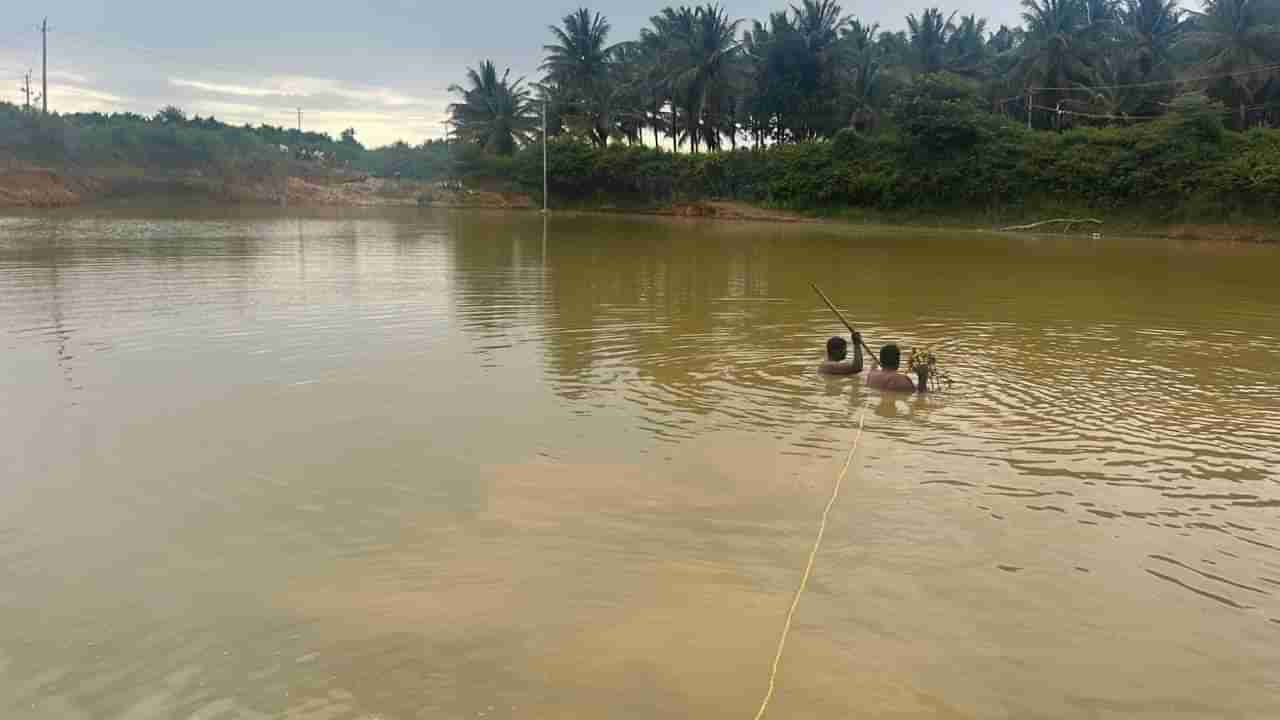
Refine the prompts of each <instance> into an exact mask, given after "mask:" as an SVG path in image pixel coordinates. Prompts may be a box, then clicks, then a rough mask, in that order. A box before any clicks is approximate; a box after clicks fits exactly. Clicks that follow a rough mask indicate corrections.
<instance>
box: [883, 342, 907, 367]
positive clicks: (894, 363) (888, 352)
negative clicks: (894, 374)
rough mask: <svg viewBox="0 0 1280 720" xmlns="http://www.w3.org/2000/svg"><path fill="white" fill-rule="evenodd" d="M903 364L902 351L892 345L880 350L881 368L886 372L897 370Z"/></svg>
mask: <svg viewBox="0 0 1280 720" xmlns="http://www.w3.org/2000/svg"><path fill="white" fill-rule="evenodd" d="M900 362H902V351H901V350H899V349H898V346H897V345H894V344H892V343H890V344H888V345H885V346H884V347H882V348H880V367H882V368H885V369H886V370H897V369H898V363H900Z"/></svg>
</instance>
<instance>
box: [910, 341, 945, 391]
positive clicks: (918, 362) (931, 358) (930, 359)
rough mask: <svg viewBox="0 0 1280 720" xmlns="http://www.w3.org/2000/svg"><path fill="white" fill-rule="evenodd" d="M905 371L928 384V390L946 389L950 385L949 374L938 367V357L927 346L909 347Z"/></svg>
mask: <svg viewBox="0 0 1280 720" xmlns="http://www.w3.org/2000/svg"><path fill="white" fill-rule="evenodd" d="M907 372H909V373H911V374H912V375H915V376H916V377H918V378H921V379H922V380H923V381H924V382H926V383H928V384H929V387H928V388H927V389H929V390H946V389H949V388H950V387H951V376H950V375H948V374H947V372H946V371H945V370H942V369H941V368H939V367H938V357H937V356H936V355H934V354H933V351H932V350H930V349H929V348H911V355H910V356H909V357H908V358H907Z"/></svg>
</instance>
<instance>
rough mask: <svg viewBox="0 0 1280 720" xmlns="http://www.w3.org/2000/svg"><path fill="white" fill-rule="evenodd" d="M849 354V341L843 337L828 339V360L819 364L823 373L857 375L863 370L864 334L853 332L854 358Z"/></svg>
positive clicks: (819, 369)
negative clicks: (850, 358)
mask: <svg viewBox="0 0 1280 720" xmlns="http://www.w3.org/2000/svg"><path fill="white" fill-rule="evenodd" d="M848 356H849V343H848V341H846V340H845V339H844V338H842V337H833V338H831V339H830V340H828V341H827V360H826V362H824V363H822V364H821V365H819V366H818V372H820V373H822V374H823V375H857V374H858V373H860V372H862V335H860V334H859V333H854V334H853V360H852V361H849V360H846V359H845V358H847V357H848Z"/></svg>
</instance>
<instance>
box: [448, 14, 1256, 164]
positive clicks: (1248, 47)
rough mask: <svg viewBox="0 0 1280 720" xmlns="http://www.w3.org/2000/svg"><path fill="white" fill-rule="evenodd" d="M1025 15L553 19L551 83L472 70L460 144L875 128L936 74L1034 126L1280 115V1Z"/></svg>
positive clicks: (724, 143)
mask: <svg viewBox="0 0 1280 720" xmlns="http://www.w3.org/2000/svg"><path fill="white" fill-rule="evenodd" d="M1022 8H1023V12H1022V24H1021V25H1019V26H1017V27H1008V26H1004V25H1002V26H1000V27H998V28H994V29H993V28H990V27H989V26H988V23H987V21H986V20H985V19H983V18H980V17H977V16H976V15H967V16H958V13H956V12H952V13H947V12H945V11H943V10H940V9H938V8H928V9H925V10H923V11H921V12H919V13H912V14H910V15H908V16H907V17H906V29H905V30H901V31H889V30H882V29H881V28H880V27H879V26H878V25H876V24H870V23H866V22H863V21H861V20H859V19H857V18H855V17H852V16H850V15H848V14H846V13H845V12H844V10H843V8H842V7H841V6H840V5H839V4H838V3H837V2H836V1H835V0H800V3H799V4H797V5H792V6H790V7H788V8H787V9H785V10H781V11H778V12H773V13H771V14H770V15H769V17H768V18H767V19H765V20H753V21H751V22H750V23H748V22H747V21H745V20H742V19H736V18H732V17H730V16H729V15H728V13H727V12H726V10H725V9H724V8H723V7H722V6H719V5H715V4H707V5H702V6H695V7H690V6H679V7H667V8H664V9H662V10H661V11H660V12H659V13H658V14H656V15H654V16H653V17H652V18H651V19H650V22H649V25H648V26H647V27H645V28H644V29H643V30H641V32H640V34H639V37H636V38H632V39H628V40H623V41H620V42H613V37H612V27H611V26H610V23H609V21H608V19H607V18H606V17H604V16H603V15H602V14H600V13H598V12H593V11H591V10H590V9H587V8H581V9H578V10H576V11H574V12H572V13H570V14H568V15H566V16H565V17H564V18H563V19H562V20H561V21H560V23H559V24H556V25H552V26H550V27H549V37H548V42H547V44H546V45H545V46H544V60H543V63H542V65H541V68H540V70H541V77H540V78H538V79H537V80H536V81H533V82H529V81H527V80H525V79H523V78H521V79H513V78H512V77H511V73H510V70H507V71H506V72H502V73H500V72H499V71H498V69H497V67H496V66H495V65H494V64H493V62H491V61H488V60H486V61H482V62H480V63H479V64H478V66H476V67H475V68H470V69H468V71H467V75H466V78H465V81H464V83H462V84H459V85H455V86H453V87H452V88H451V90H452V91H453V92H454V93H455V94H456V96H457V102H455V103H454V104H452V105H451V106H450V108H449V111H450V115H451V118H452V120H453V124H454V130H455V133H456V137H458V138H459V139H460V140H462V141H463V142H465V143H468V144H472V145H476V146H479V147H481V148H483V149H485V150H486V151H488V152H490V153H494V154H499V155H510V154H512V153H513V152H514V151H515V150H516V148H517V147H519V146H520V145H522V144H525V143H529V142H531V141H534V140H536V139H537V138H539V137H540V125H541V123H542V122H543V117H542V115H543V108H545V122H546V123H547V131H548V135H549V136H551V137H557V136H569V137H573V138H576V139H579V140H582V141H585V142H587V143H590V144H591V145H593V146H595V147H604V146H606V145H608V144H610V143H624V144H642V143H643V144H648V145H651V146H654V147H668V148H670V147H674V148H680V149H687V150H689V151H692V152H695V153H696V152H699V151H702V150H709V151H714V150H721V149H726V148H730V149H733V148H737V147H739V145H740V144H747V145H749V146H751V147H762V146H765V145H775V144H786V143H802V142H806V141H812V140H822V139H830V138H833V137H834V136H835V135H836V133H838V132H840V131H841V130H844V129H847V128H852V129H854V130H857V131H860V132H873V131H875V130H877V129H879V128H881V127H882V126H883V125H884V124H885V123H886V122H887V121H889V120H891V119H892V116H893V109H894V107H895V103H897V102H899V101H900V98H901V97H902V95H903V93H904V91H905V90H907V89H909V88H911V87H912V86H913V85H914V84H917V83H919V82H920V81H921V79H922V78H930V77H937V76H941V77H943V78H944V79H945V81H946V82H947V83H949V84H951V85H953V86H956V87H959V88H961V89H962V90H963V91H964V92H965V93H967V94H969V95H971V96H972V97H973V98H975V100H976V101H977V103H978V105H979V107H981V108H982V109H983V110H984V111H985V112H989V113H992V114H996V115H1004V116H1007V117H1008V118H1011V119H1016V120H1017V121H1018V122H1025V123H1026V124H1027V125H1028V126H1030V127H1033V128H1036V129H1058V130H1065V129H1069V128H1073V127H1081V126H1086V127H1099V126H1115V125H1122V126H1123V125H1132V124H1136V123H1140V122H1145V121H1150V120H1154V119H1156V118H1159V117H1161V116H1164V115H1166V114H1167V113H1169V112H1170V111H1171V109H1172V108H1174V107H1175V105H1176V103H1177V101H1178V100H1179V99H1182V98H1185V97H1186V96H1188V95H1196V96H1200V97H1203V98H1206V99H1207V100H1208V101H1211V102H1213V103H1216V105H1217V106H1218V108H1219V110H1220V112H1221V113H1222V115H1223V119H1224V121H1225V122H1226V123H1228V125H1229V126H1230V127H1232V128H1234V129H1237V130H1243V129H1246V128H1248V127H1253V126H1258V125H1266V126H1270V127H1275V126H1277V125H1280V0H1203V5H1201V6H1200V7H1198V8H1196V9H1192V8H1187V7H1182V6H1180V5H1179V3H1178V0H1022Z"/></svg>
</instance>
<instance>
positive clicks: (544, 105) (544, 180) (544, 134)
mask: <svg viewBox="0 0 1280 720" xmlns="http://www.w3.org/2000/svg"><path fill="white" fill-rule="evenodd" d="M546 211H547V101H546V98H543V100H542V212H544V213H545V212H546Z"/></svg>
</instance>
